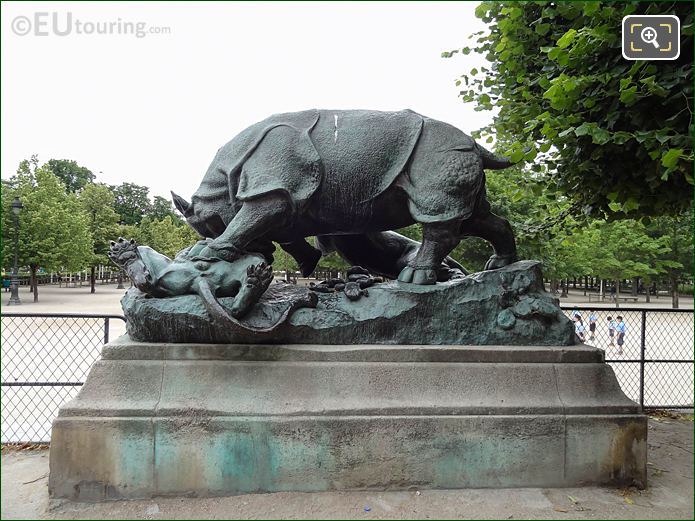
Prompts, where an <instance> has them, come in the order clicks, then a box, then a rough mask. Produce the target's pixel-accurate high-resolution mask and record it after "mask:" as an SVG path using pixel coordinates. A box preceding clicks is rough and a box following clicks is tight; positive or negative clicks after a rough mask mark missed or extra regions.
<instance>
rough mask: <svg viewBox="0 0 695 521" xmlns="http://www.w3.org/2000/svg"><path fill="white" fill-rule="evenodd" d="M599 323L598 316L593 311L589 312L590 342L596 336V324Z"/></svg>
mask: <svg viewBox="0 0 695 521" xmlns="http://www.w3.org/2000/svg"><path fill="white" fill-rule="evenodd" d="M597 321H598V316H596V313H595V312H594V311H593V310H592V311H590V312H589V340H593V339H594V338H595V335H596V322H597Z"/></svg>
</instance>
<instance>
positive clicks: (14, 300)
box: [7, 196, 24, 306]
mask: <svg viewBox="0 0 695 521" xmlns="http://www.w3.org/2000/svg"><path fill="white" fill-rule="evenodd" d="M22 208H24V206H23V205H22V201H20V200H19V197H17V196H15V198H14V201H12V213H13V214H14V268H13V269H12V280H11V281H10V290H11V293H10V301H9V302H8V303H7V305H8V306H18V305H20V304H21V303H22V301H21V300H19V266H18V263H19V261H18V258H19V212H21V211H22Z"/></svg>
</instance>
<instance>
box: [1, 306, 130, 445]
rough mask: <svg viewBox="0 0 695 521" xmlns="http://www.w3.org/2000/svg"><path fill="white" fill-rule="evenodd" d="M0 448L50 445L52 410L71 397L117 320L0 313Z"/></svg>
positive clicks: (115, 317)
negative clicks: (48, 443)
mask: <svg viewBox="0 0 695 521" xmlns="http://www.w3.org/2000/svg"><path fill="white" fill-rule="evenodd" d="M0 316H1V322H2V328H1V331H0V333H1V336H2V348H1V350H2V356H1V357H0V366H1V367H0V389H1V393H2V396H1V400H2V412H1V426H2V429H1V431H2V436H1V437H2V443H19V442H29V443H43V442H47V441H49V440H50V436H51V434H50V433H51V423H52V422H53V419H54V418H55V417H56V416H57V414H58V408H59V407H60V406H61V405H62V404H63V403H65V402H67V401H68V400H70V399H72V398H74V397H75V396H76V395H77V393H78V391H79V388H80V386H81V385H82V384H83V383H84V381H85V379H86V377H87V374H88V373H89V370H90V369H91V367H92V364H93V363H94V362H95V361H96V360H97V359H98V358H99V355H100V353H101V347H102V346H103V345H104V344H105V343H107V342H108V341H109V337H110V335H111V327H112V325H113V321H114V320H115V321H120V324H119V325H120V326H121V329H124V327H123V326H124V325H125V317H123V316H120V315H103V314H76V313H59V314H57V313H32V314H24V313H2V314H1V315H0Z"/></svg>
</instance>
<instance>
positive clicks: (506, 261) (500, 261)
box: [485, 253, 518, 271]
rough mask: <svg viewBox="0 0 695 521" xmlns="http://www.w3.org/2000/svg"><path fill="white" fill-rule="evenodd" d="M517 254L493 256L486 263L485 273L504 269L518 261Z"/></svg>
mask: <svg viewBox="0 0 695 521" xmlns="http://www.w3.org/2000/svg"><path fill="white" fill-rule="evenodd" d="M517 260H518V259H517V257H516V253H513V254H511V255H493V256H492V257H490V258H489V259H488V261H487V262H486V263H485V271H488V270H496V269H499V268H504V267H505V266H509V265H510V264H513V263H515V262H516V261H517Z"/></svg>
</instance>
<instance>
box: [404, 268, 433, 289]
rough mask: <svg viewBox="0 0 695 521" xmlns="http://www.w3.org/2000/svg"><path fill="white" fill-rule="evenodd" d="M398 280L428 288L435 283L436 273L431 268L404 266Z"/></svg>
mask: <svg viewBox="0 0 695 521" xmlns="http://www.w3.org/2000/svg"><path fill="white" fill-rule="evenodd" d="M398 280H399V281H401V282H410V283H412V284H420V285H421V286H428V285H431V284H435V283H436V282H437V272H436V270H433V269H431V268H422V267H414V266H406V267H405V268H403V271H401V274H400V275H398Z"/></svg>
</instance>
